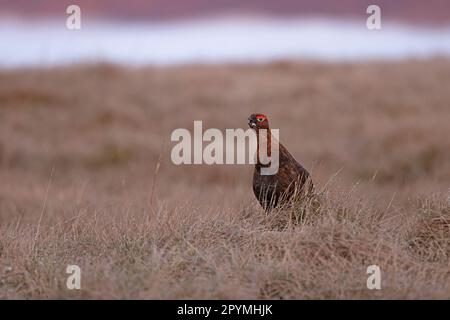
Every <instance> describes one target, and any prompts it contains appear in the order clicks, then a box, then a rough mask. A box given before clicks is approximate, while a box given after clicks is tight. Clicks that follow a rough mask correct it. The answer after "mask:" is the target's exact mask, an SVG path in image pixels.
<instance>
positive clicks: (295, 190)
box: [248, 114, 313, 210]
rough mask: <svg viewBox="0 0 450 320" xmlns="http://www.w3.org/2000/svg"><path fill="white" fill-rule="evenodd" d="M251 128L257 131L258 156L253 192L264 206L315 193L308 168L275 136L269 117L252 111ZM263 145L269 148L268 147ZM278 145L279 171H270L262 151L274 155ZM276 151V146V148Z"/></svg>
mask: <svg viewBox="0 0 450 320" xmlns="http://www.w3.org/2000/svg"><path fill="white" fill-rule="evenodd" d="M248 120H249V123H248V124H249V126H250V128H252V129H254V130H255V131H256V136H257V158H256V164H255V170H254V172H253V192H254V193H255V196H256V198H257V199H258V201H259V203H260V204H261V206H262V207H263V208H264V209H265V210H271V209H273V208H275V207H277V206H279V205H280V204H281V203H284V202H289V201H292V200H297V199H304V197H305V196H306V195H310V194H312V191H313V183H312V180H311V178H310V174H309V172H308V171H307V170H306V169H305V168H303V166H302V165H301V164H300V163H298V162H297V161H296V160H295V159H294V157H293V156H292V155H291V154H290V153H289V151H288V150H287V149H286V148H285V147H284V146H283V145H282V144H281V143H280V142H278V141H276V139H275V137H272V134H271V131H270V129H269V120H268V119H267V117H266V116H265V115H263V114H252V115H251V116H250V117H249V118H248ZM260 147H261V148H267V150H264V149H262V150H261V151H263V152H262V153H260ZM272 148H278V154H279V155H278V159H279V160H278V161H279V162H278V171H277V172H275V173H274V174H267V173H265V172H264V168H267V167H270V163H267V162H266V161H261V159H260V154H263V155H267V156H268V158H269V159H270V158H271V155H272V153H273V151H274V150H272ZM275 151H276V150H275Z"/></svg>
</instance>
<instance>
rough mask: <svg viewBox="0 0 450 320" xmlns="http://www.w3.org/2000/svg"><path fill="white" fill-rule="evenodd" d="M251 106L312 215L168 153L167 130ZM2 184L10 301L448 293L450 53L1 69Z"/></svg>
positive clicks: (217, 169) (3, 286)
mask: <svg viewBox="0 0 450 320" xmlns="http://www.w3.org/2000/svg"><path fill="white" fill-rule="evenodd" d="M254 112H261V113H265V114H267V115H268V117H269V119H270V121H271V126H272V128H279V129H280V139H281V141H282V142H283V144H284V145H285V146H286V147H287V148H288V149H289V150H290V152H291V153H292V154H293V155H294V156H295V157H296V159H297V160H298V161H299V162H301V163H302V164H303V165H304V166H305V167H306V168H307V169H308V170H309V171H310V172H312V176H313V179H314V181H315V183H316V185H317V189H318V190H320V191H321V192H322V205H321V208H320V212H319V214H318V215H316V216H312V217H308V218H307V219H306V220H304V221H301V222H299V221H296V220H295V219H294V218H291V217H290V214H289V212H287V211H283V210H281V211H279V212H273V213H271V214H266V213H264V212H263V211H262V210H261V209H260V207H259V204H258V203H257V201H256V200H255V199H254V196H253V192H252V188H251V180H252V173H253V167H252V166H251V165H235V166H232V165H223V166H219V165H215V166H206V165H195V166H186V165H181V166H175V165H174V164H172V162H171V160H170V151H171V148H172V146H173V145H174V144H173V143H171V142H170V134H171V132H172V130H173V129H176V128H187V129H189V130H192V128H193V121H194V120H203V126H204V128H207V127H215V128H219V129H225V128H247V117H248V115H249V114H251V113H254ZM0 182H1V183H0V298H3V299H4V298H69V299H71V298H83V299H92V298H113V299H116V298H174V299H178V298H200V299H202V298H212V299H216V298H224V299H231V298H238V299H239V298H250V299H254V298H283V299H291V298H298V299H328V298H335V299H344V298H350V299H358V298H368V299H378V298H385V299H393V298H400V299H412V298H419V299H422V298H450V204H449V197H450V193H449V187H450V61H449V60H445V59H432V60H426V61H421V60H417V61H407V62H392V63H381V62H380V63H368V64H319V63H301V62H298V63H293V62H292V63H291V62H280V63H273V64H269V65H253V66H247V65H230V66H185V67H171V68H144V69H131V68H121V67H117V66H112V65H81V66H73V67H63V68H55V69H26V70H12V71H5V70H3V71H0ZM69 264H70V265H72V264H76V265H78V266H80V267H81V270H82V278H81V279H82V280H81V290H68V289H67V288H66V279H67V277H68V275H67V274H66V267H67V265H69ZM373 264H375V265H378V266H379V267H380V268H381V277H382V282H381V283H382V284H381V286H382V288H381V290H369V289H367V287H366V281H367V277H368V276H369V275H368V274H367V273H366V269H367V267H368V266H369V265H373Z"/></svg>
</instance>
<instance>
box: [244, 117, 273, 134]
mask: <svg viewBox="0 0 450 320" xmlns="http://www.w3.org/2000/svg"><path fill="white" fill-rule="evenodd" d="M248 125H249V126H250V128H252V129H254V130H256V131H258V130H259V129H266V130H269V120H268V119H267V117H266V116H265V115H263V114H261V113H254V114H252V115H251V116H250V117H248Z"/></svg>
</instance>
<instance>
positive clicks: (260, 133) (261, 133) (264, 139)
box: [256, 128, 272, 165]
mask: <svg viewBox="0 0 450 320" xmlns="http://www.w3.org/2000/svg"><path fill="white" fill-rule="evenodd" d="M256 141H257V148H256V152H257V153H256V154H257V163H258V164H259V165H261V162H260V159H259V155H260V152H259V151H260V146H261V147H262V148H263V147H264V143H265V147H266V148H267V150H266V152H265V155H266V156H267V157H270V156H272V133H271V132H270V129H269V128H267V129H258V130H257V131H256Z"/></svg>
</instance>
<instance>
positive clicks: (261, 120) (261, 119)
mask: <svg viewBox="0 0 450 320" xmlns="http://www.w3.org/2000/svg"><path fill="white" fill-rule="evenodd" d="M256 120H258V122H263V121H264V118H256Z"/></svg>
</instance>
